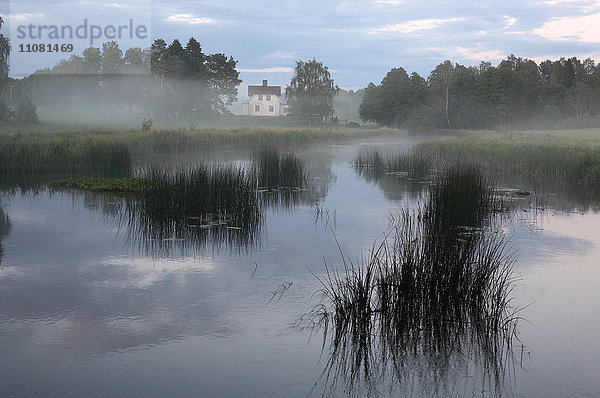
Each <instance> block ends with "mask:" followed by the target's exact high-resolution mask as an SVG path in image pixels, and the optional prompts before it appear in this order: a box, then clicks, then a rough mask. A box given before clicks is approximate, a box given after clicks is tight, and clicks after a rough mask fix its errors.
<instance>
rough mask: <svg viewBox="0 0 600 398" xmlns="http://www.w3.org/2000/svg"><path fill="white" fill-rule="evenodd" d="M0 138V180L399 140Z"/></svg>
mask: <svg viewBox="0 0 600 398" xmlns="http://www.w3.org/2000/svg"><path fill="white" fill-rule="evenodd" d="M2 130H6V131H3V132H0V175H13V174H26V173H40V172H53V171H61V172H74V171H92V170H94V171H99V172H102V171H104V172H106V173H108V172H110V171H113V170H115V169H122V168H127V167H130V164H131V161H132V159H134V158H139V157H144V156H146V155H148V154H153V153H180V152H190V151H195V150H199V149H207V148H208V149H209V148H214V147H223V146H234V147H241V148H260V147H262V146H269V145H286V146H289V145H294V144H308V143H315V142H339V141H345V140H351V139H356V138H361V137H373V136H392V135H402V134H405V133H403V132H398V131H395V130H386V129H375V130H363V129H344V128H234V129H214V128H207V129H160V128H157V129H152V130H148V131H141V130H108V131H105V130H75V131H71V130H58V131H53V130H47V129H42V128H39V127H33V126H31V127H29V126H26V125H12V126H8V127H3V128H2Z"/></svg>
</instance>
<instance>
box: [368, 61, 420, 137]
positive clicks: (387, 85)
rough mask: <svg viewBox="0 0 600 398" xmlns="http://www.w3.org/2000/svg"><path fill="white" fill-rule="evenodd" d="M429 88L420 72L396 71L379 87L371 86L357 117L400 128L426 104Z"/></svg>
mask: <svg viewBox="0 0 600 398" xmlns="http://www.w3.org/2000/svg"><path fill="white" fill-rule="evenodd" d="M426 88H427V86H426V84H425V80H424V79H423V78H422V77H421V76H419V74H418V73H412V74H411V75H410V76H408V73H406V71H405V70H404V68H393V69H392V70H390V71H389V72H388V73H387V74H386V75H385V77H384V78H383V80H382V81H381V84H380V85H379V86H375V85H374V84H373V83H371V84H369V86H368V87H367V88H366V89H365V95H364V96H363V99H362V102H361V103H360V106H359V108H358V114H359V115H360V117H361V119H362V120H364V121H366V122H376V123H378V124H380V125H382V126H389V127H394V128H398V127H400V124H401V123H403V122H404V121H406V120H407V118H408V116H409V115H410V114H411V113H412V112H413V110H414V109H415V108H416V107H417V106H420V105H422V104H424V103H425V102H426V98H427V90H426ZM413 116H414V115H413Z"/></svg>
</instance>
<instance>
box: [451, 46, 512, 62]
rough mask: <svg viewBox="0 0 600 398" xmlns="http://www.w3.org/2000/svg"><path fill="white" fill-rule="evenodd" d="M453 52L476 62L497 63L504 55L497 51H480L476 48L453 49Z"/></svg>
mask: <svg viewBox="0 0 600 398" xmlns="http://www.w3.org/2000/svg"><path fill="white" fill-rule="evenodd" d="M454 51H455V52H456V53H458V54H460V55H461V56H462V57H463V58H465V59H472V60H477V61H497V60H501V59H503V58H504V57H505V56H506V54H505V53H504V52H503V51H501V50H498V49H492V50H481V49H478V48H467V47H455V48H454Z"/></svg>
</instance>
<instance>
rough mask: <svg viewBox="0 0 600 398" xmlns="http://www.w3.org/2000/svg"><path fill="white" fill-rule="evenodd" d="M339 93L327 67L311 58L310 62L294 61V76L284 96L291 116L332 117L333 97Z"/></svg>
mask: <svg viewBox="0 0 600 398" xmlns="http://www.w3.org/2000/svg"><path fill="white" fill-rule="evenodd" d="M339 91H340V88H339V87H338V86H336V85H335V84H334V81H333V79H332V78H331V74H330V73H329V70H328V68H327V66H323V63H322V62H318V61H317V60H315V59H314V58H313V60H312V61H308V62H303V61H296V68H295V69H294V76H293V77H292V80H291V82H290V85H289V86H288V87H286V88H285V95H286V97H287V100H288V102H289V104H290V108H291V110H292V114H296V115H318V116H320V117H322V118H326V117H331V116H333V113H334V109H333V97H334V96H335V95H336V94H337V93H338V92H339Z"/></svg>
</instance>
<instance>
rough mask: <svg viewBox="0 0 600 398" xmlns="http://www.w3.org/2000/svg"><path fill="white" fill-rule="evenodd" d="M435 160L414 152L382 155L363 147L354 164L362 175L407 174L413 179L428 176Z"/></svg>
mask: <svg viewBox="0 0 600 398" xmlns="http://www.w3.org/2000/svg"><path fill="white" fill-rule="evenodd" d="M433 163H434V162H433V160H432V159H431V158H430V157H429V156H426V155H425V154H422V153H419V154H415V153H413V152H408V151H407V152H400V153H386V154H381V153H380V151H379V150H378V149H376V148H371V147H362V148H360V150H359V152H358V154H357V155H356V157H355V158H354V160H353V162H352V164H353V166H354V168H355V169H357V170H358V171H359V173H361V174H365V175H369V174H380V173H406V174H408V176H410V177H412V178H420V179H422V178H425V177H427V176H428V174H429V172H430V170H431V168H432V166H433Z"/></svg>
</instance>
